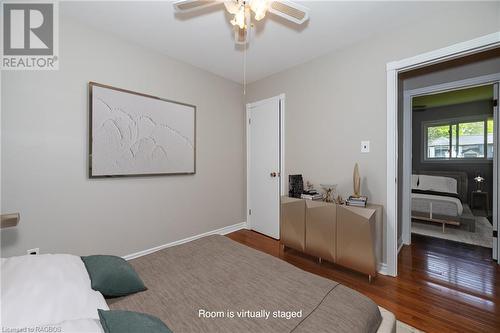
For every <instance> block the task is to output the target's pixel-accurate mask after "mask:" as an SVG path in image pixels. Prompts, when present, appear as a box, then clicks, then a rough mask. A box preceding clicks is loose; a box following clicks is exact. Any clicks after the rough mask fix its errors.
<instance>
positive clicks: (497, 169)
mask: <svg viewBox="0 0 500 333" xmlns="http://www.w3.org/2000/svg"><path fill="white" fill-rule="evenodd" d="M493 89H494V90H493V99H494V101H495V102H494V104H493V105H494V106H493V154H494V155H493V259H495V260H498V255H499V253H498V251H499V249H500V242H499V239H498V235H497V234H498V218H499V216H500V207H499V204H498V195H499V191H500V189H499V186H498V181H499V180H500V166H499V163H500V154H499V151H498V149H499V147H500V130H499V128H500V127H499V125H500V124H499V123H498V121H499V118H500V117H499V114H498V108H499V107H498V95H499V94H500V91H499V89H500V88H499V84H498V83H495V84H494V85H493ZM498 262H499V263H500V261H498Z"/></svg>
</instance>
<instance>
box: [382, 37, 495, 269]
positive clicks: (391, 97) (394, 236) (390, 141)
mask: <svg viewBox="0 0 500 333" xmlns="http://www.w3.org/2000/svg"><path fill="white" fill-rule="evenodd" d="M498 46H500V31H499V32H495V33H492V34H489V35H485V36H482V37H479V38H475V39H472V40H469V41H466V42H462V43H458V44H454V45H451V46H448V47H444V48H441V49H438V50H434V51H431V52H427V53H423V54H420V55H417V56H414V57H410V58H406V59H402V60H399V61H392V62H389V63H387V66H386V69H387V207H386V212H387V220H386V221H387V234H386V239H387V242H386V253H387V273H388V275H392V276H397V272H398V268H397V257H398V251H397V241H398V230H397V226H398V220H397V217H398V211H397V208H398V206H397V194H398V192H397V182H398V181H399V179H397V177H398V173H397V170H398V168H397V166H398V165H397V162H398V140H397V138H398V126H397V124H398V121H397V120H398V76H399V73H400V72H404V71H408V70H411V69H415V68H419V67H425V66H429V65H432V64H435V63H439V62H443V61H447V60H450V59H455V58H460V57H464V56H466V55H470V54H474V53H478V52H483V51H486V50H489V49H492V48H495V47H498Z"/></svg>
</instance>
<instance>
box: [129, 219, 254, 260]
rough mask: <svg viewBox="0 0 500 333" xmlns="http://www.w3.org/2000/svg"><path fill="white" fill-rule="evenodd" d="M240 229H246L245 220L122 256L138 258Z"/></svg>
mask: <svg viewBox="0 0 500 333" xmlns="http://www.w3.org/2000/svg"><path fill="white" fill-rule="evenodd" d="M241 229H247V223H246V222H241V223H237V224H233V225H229V226H227V227H223V228H220V229H216V230H212V231H208V232H204V233H202V234H199V235H194V236H191V237H187V238H184V239H180V240H177V241H173V242H170V243H167V244H163V245H159V246H155V247H152V248H150V249H146V250H142V251H139V252H135V253H132V254H127V255H126V256H123V257H122V258H123V259H125V260H131V259H135V258H139V257H142V256H145V255H147V254H151V253H153V252H156V251H160V250H163V249H166V248H167V247H172V246H176V245H180V244H184V243H188V242H191V241H194V240H196V239H198V238H202V237H205V236H210V235H227V234H229V233H231V232H235V231H238V230H241Z"/></svg>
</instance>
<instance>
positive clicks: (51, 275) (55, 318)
mask: <svg viewBox="0 0 500 333" xmlns="http://www.w3.org/2000/svg"><path fill="white" fill-rule="evenodd" d="M1 277H2V282H1V284H2V287H1V291H2V294H1V304H2V323H1V326H2V327H7V328H25V327H36V326H45V325H50V324H57V323H62V322H64V321H68V320H76V319H97V320H98V319H99V315H98V313H97V309H104V310H108V309H109V307H108V305H107V304H106V301H105V300H104V297H103V296H102V295H101V293H99V292H98V291H95V290H92V288H91V287H90V286H91V284H90V278H89V275H88V273H87V270H86V268H85V265H84V264H83V262H82V260H81V258H80V257H77V256H73V255H69V254H43V255H26V256H20V257H12V258H6V259H4V258H2V262H1Z"/></svg>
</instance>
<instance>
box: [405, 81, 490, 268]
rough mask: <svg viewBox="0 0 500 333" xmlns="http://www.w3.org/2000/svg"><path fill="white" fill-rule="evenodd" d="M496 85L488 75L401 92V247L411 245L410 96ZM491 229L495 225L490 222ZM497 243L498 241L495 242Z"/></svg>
mask: <svg viewBox="0 0 500 333" xmlns="http://www.w3.org/2000/svg"><path fill="white" fill-rule="evenodd" d="M499 82H500V72H499V73H496V74H491V75H483V76H478V77H474V78H469V79H465V80H459V81H452V82H446V83H443V84H437V85H432V86H427V87H422V88H417V89H412V90H407V91H404V94H403V96H404V107H403V124H404V125H403V147H404V148H405V149H404V150H403V151H404V153H403V175H402V176H401V177H400V178H402V182H403V192H402V196H403V200H402V208H401V209H402V212H401V213H402V214H401V218H402V219H403V220H402V223H401V225H402V229H403V230H402V233H401V238H402V243H403V244H404V245H410V244H411V191H410V189H411V175H412V147H413V145H412V140H413V133H412V131H413V127H412V124H413V119H412V117H413V113H412V100H413V98H414V97H417V96H422V95H429V94H437V93H441V92H446V91H452V90H460V89H466V88H471V87H474V86H483V85H495V84H496V83H499ZM497 113H498V112H494V114H493V117H494V124H495V127H494V130H493V136H494V140H493V144H494V148H493V149H494V152H495V154H494V156H493V193H492V194H493V218H494V219H495V220H496V225H497V226H498V210H497V207H496V200H497V198H498V191H499V189H498V187H499V186H498V183H497V177H496V176H497V173H498V166H499V163H500V156H499V155H500V154H497V150H496V147H497V146H498V138H499V134H498V126H496V122H497V121H498V114H497ZM494 226H495V223H494ZM497 243H498V239H497ZM496 245H498V244H493V249H492V251H493V259H497V256H498V253H497V248H498V247H497V246H496Z"/></svg>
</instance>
